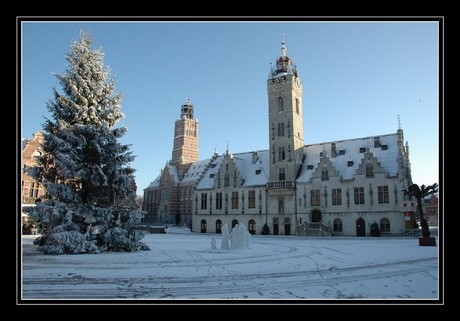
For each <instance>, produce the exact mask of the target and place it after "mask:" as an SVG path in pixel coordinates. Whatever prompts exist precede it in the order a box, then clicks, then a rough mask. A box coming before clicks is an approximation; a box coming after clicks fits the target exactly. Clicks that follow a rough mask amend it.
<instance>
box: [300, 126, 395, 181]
mask: <svg viewBox="0 0 460 321" xmlns="http://www.w3.org/2000/svg"><path fill="white" fill-rule="evenodd" d="M374 137H380V144H381V145H386V148H387V149H383V148H382V147H377V148H375V147H374ZM332 143H335V146H336V151H337V156H336V157H334V158H332V157H330V156H331V145H332ZM362 148H364V150H365V149H366V148H369V150H370V151H371V152H372V153H373V154H374V156H375V157H377V161H378V162H379V163H380V165H381V166H382V167H383V168H384V169H385V170H386V171H387V172H388V174H389V175H390V176H395V175H397V174H398V135H397V134H389V135H382V136H373V137H365V138H357V139H349V140H342V141H336V142H328V143H321V144H314V145H306V146H305V147H304V151H305V152H306V157H305V161H304V164H303V168H302V173H301V174H300V176H299V178H298V179H297V181H298V182H307V181H309V180H310V179H311V177H312V175H313V174H314V172H315V171H316V168H317V167H318V164H319V162H320V157H321V156H320V155H321V153H322V152H325V153H326V155H327V156H328V158H329V159H330V160H331V162H332V164H333V166H334V167H335V169H336V170H337V171H338V173H339V175H340V176H341V177H342V179H351V178H352V177H353V174H354V173H355V172H356V170H357V169H358V166H359V164H360V163H361V160H362V159H363V157H364V153H363V152H361V151H362V150H361V149H362ZM340 151H344V153H345V154H343V155H340ZM308 165H311V166H313V169H309V168H308ZM349 165H351V166H349Z"/></svg>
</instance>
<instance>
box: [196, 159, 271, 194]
mask: <svg viewBox="0 0 460 321" xmlns="http://www.w3.org/2000/svg"><path fill="white" fill-rule="evenodd" d="M253 153H257V158H256V160H255V162H254V163H253V162H252V161H253ZM224 157H225V156H224V155H220V156H217V157H216V158H215V159H214V160H213V161H212V163H210V164H209V166H208V169H207V171H206V173H204V175H203V178H202V179H201V180H200V182H199V183H198V184H197V187H196V188H197V189H211V188H213V187H214V176H215V175H216V174H217V172H218V171H219V169H220V166H221V165H222V161H223V160H224ZM233 160H234V162H235V164H236V168H237V170H238V173H239V175H241V177H242V178H243V180H244V183H243V185H242V186H257V185H265V184H266V183H267V181H268V173H269V170H270V169H269V157H268V150H263V151H257V152H247V153H239V154H233Z"/></svg>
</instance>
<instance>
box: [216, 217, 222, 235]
mask: <svg viewBox="0 0 460 321" xmlns="http://www.w3.org/2000/svg"><path fill="white" fill-rule="evenodd" d="M216 233H218V234H220V233H222V221H221V220H217V221H216Z"/></svg>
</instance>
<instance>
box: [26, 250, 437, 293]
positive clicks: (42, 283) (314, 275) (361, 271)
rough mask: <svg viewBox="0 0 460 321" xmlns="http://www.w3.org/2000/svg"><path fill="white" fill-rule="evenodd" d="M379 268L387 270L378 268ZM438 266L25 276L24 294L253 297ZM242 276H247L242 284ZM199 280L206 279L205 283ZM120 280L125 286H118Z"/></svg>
mask: <svg viewBox="0 0 460 321" xmlns="http://www.w3.org/2000/svg"><path fill="white" fill-rule="evenodd" d="M383 268H384V269H386V271H382V269H383ZM437 268H438V266H437V258H429V259H417V260H407V261H400V262H392V263H382V264H374V265H362V266H356V267H348V268H337V269H334V270H323V271H321V273H322V276H323V278H319V276H318V271H316V270H310V271H296V272H292V271H289V272H284V273H283V272H276V273H262V274H260V273H258V274H241V275H226V276H210V277H193V276H191V277H178V278H176V277H174V278H173V277H154V278H153V277H152V278H85V277H81V278H78V279H75V278H68V277H65V278H61V279H55V278H25V279H24V280H23V289H24V291H23V298H24V299H27V298H85V299H86V298H151V299H158V298H182V299H186V298H216V297H224V298H228V297H232V296H231V294H235V295H239V294H241V293H254V297H260V294H258V292H261V293H267V292H270V291H271V292H273V291H281V290H283V289H284V290H290V289H293V288H295V289H301V288H308V287H312V286H324V285H326V286H327V285H338V284H342V283H348V282H357V281H364V280H373V279H382V278H388V277H394V276H400V275H407V274H414V273H421V272H427V271H429V270H437ZM245 281H251V282H249V283H246V284H245ZM236 282H238V284H236ZM203 283H206V286H205V287H203V286H202V285H203ZM120 284H126V286H124V287H123V286H122V287H120ZM88 285H92V286H88ZM233 297H235V296H233ZM266 297H267V296H266Z"/></svg>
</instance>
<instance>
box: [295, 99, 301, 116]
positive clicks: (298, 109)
mask: <svg viewBox="0 0 460 321" xmlns="http://www.w3.org/2000/svg"><path fill="white" fill-rule="evenodd" d="M295 112H296V113H297V115H300V100H299V98H296V99H295Z"/></svg>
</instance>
